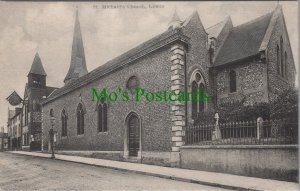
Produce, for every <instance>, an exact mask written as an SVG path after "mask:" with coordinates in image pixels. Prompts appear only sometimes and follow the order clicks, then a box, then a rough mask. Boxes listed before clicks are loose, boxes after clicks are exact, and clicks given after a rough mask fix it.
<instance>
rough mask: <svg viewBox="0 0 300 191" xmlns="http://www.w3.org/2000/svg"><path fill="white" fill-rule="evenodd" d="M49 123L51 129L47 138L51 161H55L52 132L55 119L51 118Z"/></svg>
mask: <svg viewBox="0 0 300 191" xmlns="http://www.w3.org/2000/svg"><path fill="white" fill-rule="evenodd" d="M50 121H51V129H50V131H49V136H50V144H51V159H55V155H54V131H53V126H54V123H55V117H53V116H51V117H50Z"/></svg>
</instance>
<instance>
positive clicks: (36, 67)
mask: <svg viewBox="0 0 300 191" xmlns="http://www.w3.org/2000/svg"><path fill="white" fill-rule="evenodd" d="M29 74H38V75H42V76H47V74H46V72H45V70H44V67H43V64H42V61H41V59H40V56H39V53H38V52H37V53H36V54H35V56H34V59H33V62H32V65H31V68H30V71H29V73H28V75H29Z"/></svg>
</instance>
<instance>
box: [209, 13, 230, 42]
mask: <svg viewBox="0 0 300 191" xmlns="http://www.w3.org/2000/svg"><path fill="white" fill-rule="evenodd" d="M229 19H230V17H229V16H228V17H227V18H226V19H224V20H223V21H221V22H219V23H217V24H215V25H213V26H211V27H208V28H206V29H205V30H206V32H207V34H208V38H209V39H210V38H211V37H215V38H217V37H218V36H219V34H220V32H221V31H222V29H223V28H224V26H225V24H226V23H227V21H228V20H229Z"/></svg>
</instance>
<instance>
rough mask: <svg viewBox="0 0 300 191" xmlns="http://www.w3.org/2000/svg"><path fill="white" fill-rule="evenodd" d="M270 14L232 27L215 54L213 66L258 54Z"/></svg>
mask: <svg viewBox="0 0 300 191" xmlns="http://www.w3.org/2000/svg"><path fill="white" fill-rule="evenodd" d="M272 15H273V12H271V13H268V14H266V15H263V16H261V17H259V18H257V19H254V20H252V21H249V22H247V23H245V24H242V25H239V26H236V27H234V28H233V29H232V31H231V32H230V33H229V35H228V37H227V39H226V40H225V42H224V44H223V46H222V47H221V49H220V51H219V53H218V55H217V56H216V60H215V63H214V66H220V65H224V64H227V63H231V62H234V61H237V60H240V59H243V58H248V57H250V56H254V55H256V54H258V53H259V49H260V46H261V44H262V41H263V39H264V36H265V34H266V31H267V28H268V26H269V23H270V20H271V17H272Z"/></svg>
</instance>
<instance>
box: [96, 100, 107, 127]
mask: <svg viewBox="0 0 300 191" xmlns="http://www.w3.org/2000/svg"><path fill="white" fill-rule="evenodd" d="M106 131H107V104H106V103H105V102H104V101H103V100H101V102H100V103H99V105H98V132H106Z"/></svg>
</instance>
